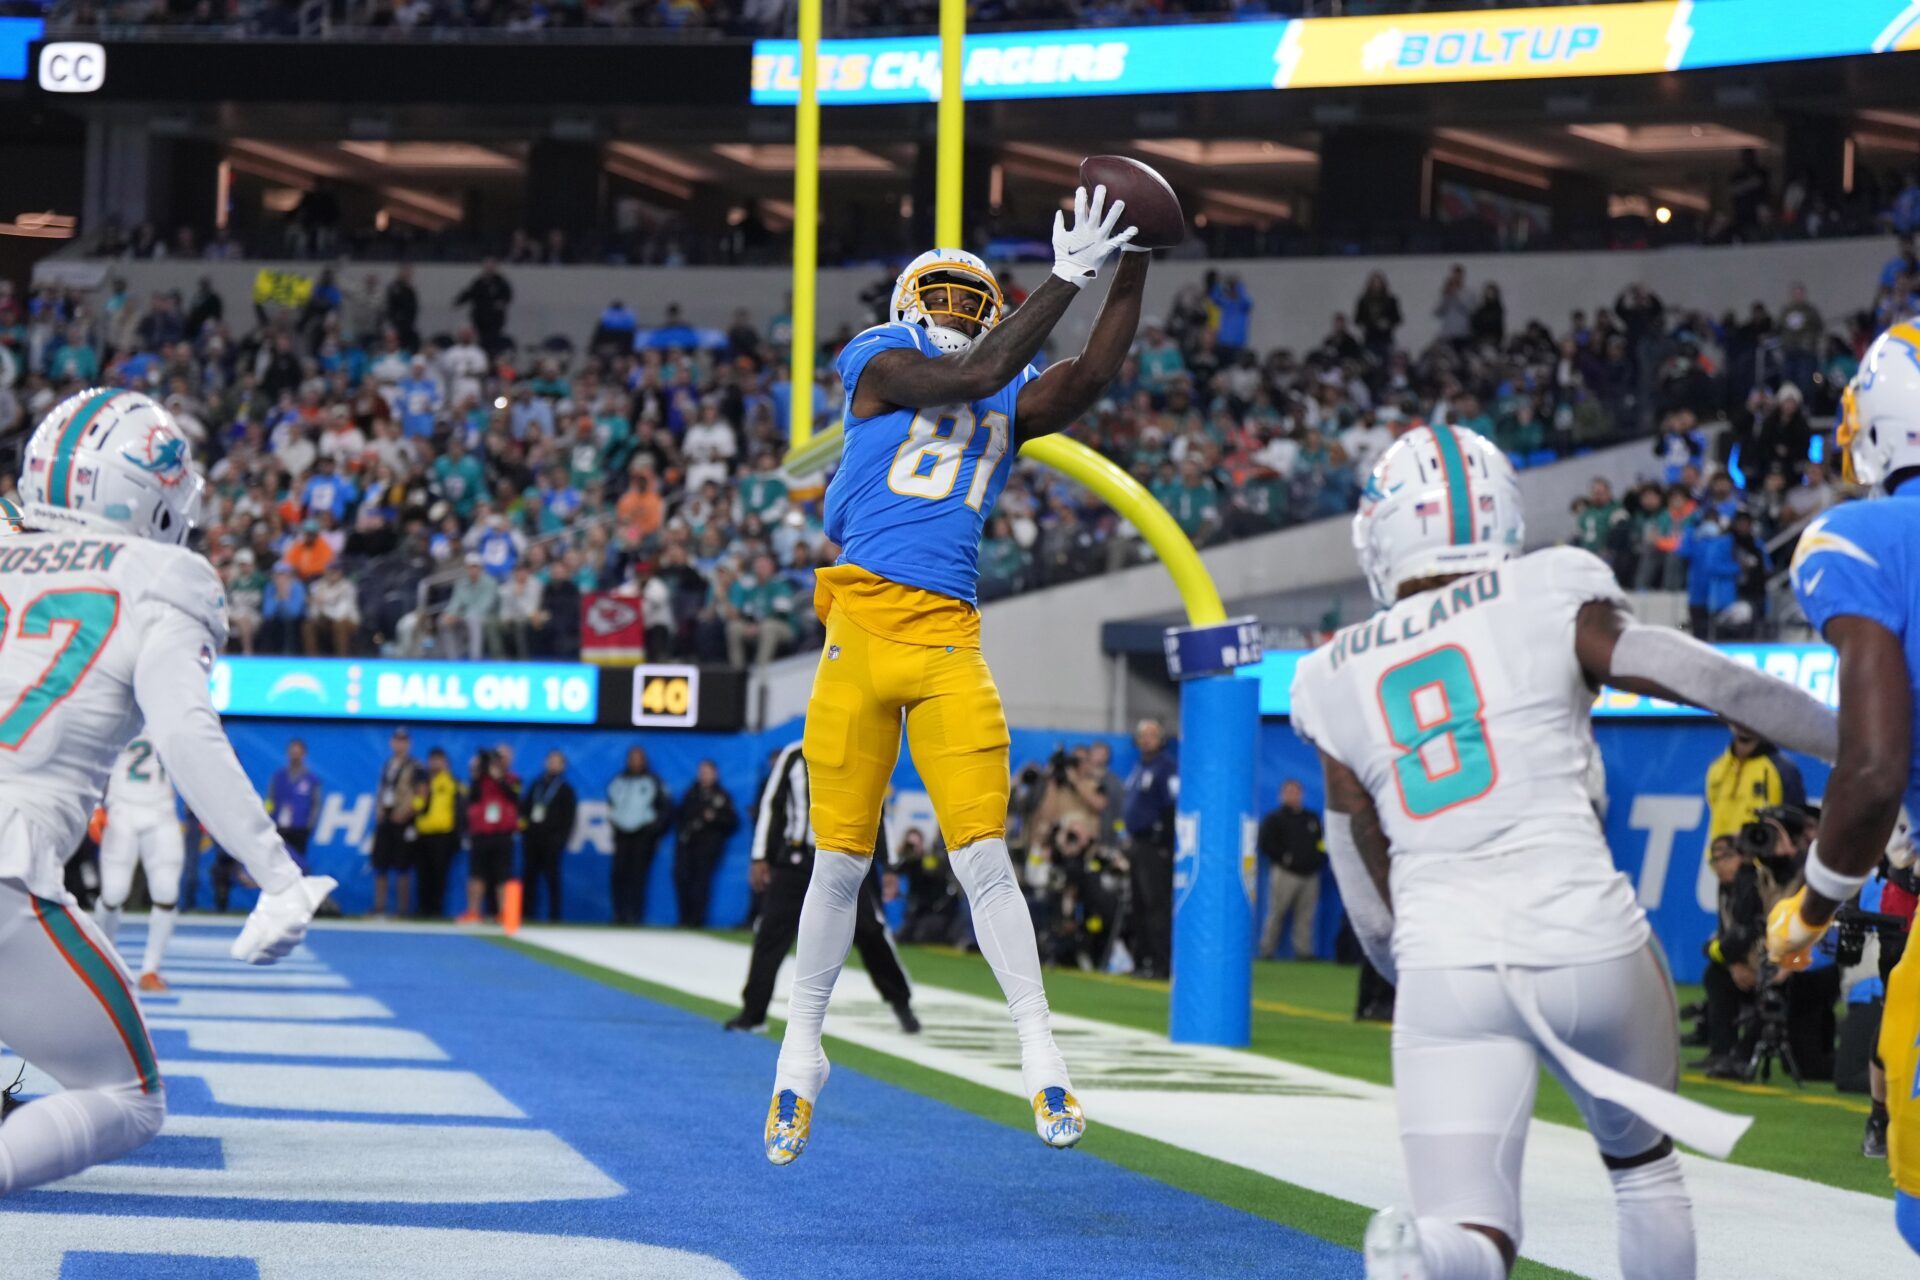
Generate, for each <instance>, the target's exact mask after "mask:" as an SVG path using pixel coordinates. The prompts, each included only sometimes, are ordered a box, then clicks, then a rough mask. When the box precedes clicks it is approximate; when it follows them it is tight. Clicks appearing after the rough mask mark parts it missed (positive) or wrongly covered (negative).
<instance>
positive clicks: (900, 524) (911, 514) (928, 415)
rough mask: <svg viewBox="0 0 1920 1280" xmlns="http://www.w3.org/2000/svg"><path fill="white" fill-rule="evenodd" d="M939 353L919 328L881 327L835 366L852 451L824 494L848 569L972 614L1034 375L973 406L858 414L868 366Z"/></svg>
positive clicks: (831, 532) (1025, 374)
mask: <svg viewBox="0 0 1920 1280" xmlns="http://www.w3.org/2000/svg"><path fill="white" fill-rule="evenodd" d="M896 348H897V349H902V350H908V351H917V352H919V353H920V354H921V355H923V356H926V357H927V358H928V359H937V358H938V357H939V356H940V354H941V352H940V351H939V349H938V348H936V347H935V346H934V345H933V340H932V339H930V338H928V337H927V335H926V331H925V330H923V329H921V328H920V327H918V326H917V325H910V324H902V323H894V324H882V325H875V326H874V327H873V328H871V329H868V330H866V331H865V332H863V333H861V334H860V335H859V336H858V337H856V338H855V339H854V340H853V341H852V342H849V343H848V344H847V345H846V347H845V349H843V350H842V351H841V352H840V358H839V360H838V361H837V362H836V363H837V367H838V368H839V370H840V379H841V382H842V383H843V384H844V385H845V387H846V404H845V410H846V413H845V424H846V425H845V430H846V443H845V446H844V448H843V449H842V451H841V455H840V469H839V470H838V471H837V472H835V473H834V477H833V483H832V484H830V485H828V486H827V513H826V515H827V519H826V531H827V537H829V538H831V539H832V540H833V541H835V542H837V543H839V544H840V560H841V563H843V564H852V565H858V566H859V567H860V568H862V569H865V570H866V571H867V572H869V573H873V574H877V575H879V576H880V577H882V578H885V579H887V580H888V581H890V582H897V583H900V584H902V585H904V586H909V587H919V588H921V589H923V590H926V591H933V592H937V593H939V594H940V595H943V596H950V597H952V598H953V599H956V600H964V601H966V602H967V603H968V604H973V603H974V602H975V595H976V592H977V590H978V587H979V582H980V531H981V528H982V526H983V525H984V524H985V523H986V518H987V513H988V512H989V511H991V510H993V504H994V502H995V501H996V500H997V499H998V498H999V497H1000V491H1001V490H1002V489H1004V488H1006V485H1007V476H1008V475H1009V474H1010V473H1011V471H1012V464H1013V449H1012V443H1013V417H1014V407H1015V405H1016V403H1017V402H1018V400H1019V398H1020V389H1021V388H1022V387H1024V386H1026V384H1027V383H1028V382H1029V381H1031V380H1032V379H1033V378H1035V377H1037V376H1038V375H1037V373H1036V371H1035V370H1034V368H1033V366H1031V365H1029V366H1027V368H1026V369H1024V370H1022V371H1021V373H1020V374H1019V375H1018V376H1017V377H1015V378H1014V380H1013V381H1012V382H1009V383H1008V384H1007V385H1006V386H1004V387H1002V388H1001V389H1000V390H998V391H996V392H995V393H994V394H992V395H990V396H988V397H986V398H985V399H982V400H975V401H972V402H971V403H965V404H952V405H942V406H939V407H937V408H927V409H919V410H914V409H890V410H888V411H887V412H885V413H877V414H875V415H874V416H873V417H871V418H857V417H855V416H854V413H853V393H854V391H855V390H856V389H857V388H858V387H859V385H860V375H861V373H862V372H864V371H865V370H866V367H867V362H868V361H869V360H871V359H873V357H875V356H877V355H879V354H880V353H881V352H882V351H892V350H895V349H896Z"/></svg>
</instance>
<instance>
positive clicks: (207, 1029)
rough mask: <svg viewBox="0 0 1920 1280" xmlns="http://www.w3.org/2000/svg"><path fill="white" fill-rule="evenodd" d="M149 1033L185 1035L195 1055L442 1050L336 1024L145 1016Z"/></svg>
mask: <svg viewBox="0 0 1920 1280" xmlns="http://www.w3.org/2000/svg"><path fill="white" fill-rule="evenodd" d="M147 1026H148V1027H150V1028H152V1029H153V1030H154V1031H184V1032H185V1033H186V1036H187V1047H188V1048H189V1049H191V1050H193V1051H194V1052H195V1053H233V1054H247V1055H249V1056H252V1057H260V1058H266V1057H272V1058H389V1059H393V1060H395V1061H403V1062H445V1061H446V1060H447V1054H446V1051H445V1050H443V1049H441V1047H440V1046H439V1045H437V1044H435V1043H434V1042H433V1040H432V1039H431V1038H430V1037H429V1036H427V1035H425V1034H424V1033H422V1032H419V1031H412V1030H409V1029H407V1028H405V1027H365V1026H360V1025H357V1024H349V1025H346V1026H342V1025H340V1024H338V1023H311V1022H268V1021H264V1020H259V1019H254V1020H243V1019H230V1020H223V1019H208V1018H173V1017H168V1016H166V1015H165V1014H149V1015H148V1017H147Z"/></svg>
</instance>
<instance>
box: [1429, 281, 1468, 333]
mask: <svg viewBox="0 0 1920 1280" xmlns="http://www.w3.org/2000/svg"><path fill="white" fill-rule="evenodd" d="M1433 316H1434V319H1435V320H1437V321H1439V324H1440V341H1442V342H1445V343H1448V344H1450V345H1452V346H1454V347H1460V346H1463V345H1464V344H1465V343H1466V342H1467V340H1468V339H1469V338H1471V337H1472V336H1473V303H1472V302H1471V301H1469V300H1468V298H1467V269H1466V268H1465V267H1463V266H1461V265H1460V264H1459V263H1455V264H1454V265H1453V266H1452V267H1451V268H1450V269H1449V270H1448V271H1447V278H1446V279H1445V280H1443V281H1442V282H1441V284H1440V299H1439V301H1437V302H1435V303H1434V304H1433Z"/></svg>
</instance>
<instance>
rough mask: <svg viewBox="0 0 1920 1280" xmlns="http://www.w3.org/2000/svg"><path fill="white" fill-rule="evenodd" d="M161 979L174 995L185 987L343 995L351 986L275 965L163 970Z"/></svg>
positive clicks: (168, 967) (338, 979)
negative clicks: (248, 969)
mask: <svg viewBox="0 0 1920 1280" xmlns="http://www.w3.org/2000/svg"><path fill="white" fill-rule="evenodd" d="M160 973H161V976H162V977H164V978H166V980H167V985H168V986H169V987H172V988H173V989H174V990H176V991H178V990H181V989H183V988H189V987H244V988H246V989H247V990H249V991H269V990H283V991H292V990H305V991H344V990H346V989H347V988H348V987H349V986H350V985H352V984H351V983H349V982H348V981H347V980H346V979H345V978H344V977H342V976H341V975H339V974H337V973H327V972H324V971H322V970H318V969H297V970H294V971H293V972H291V973H282V972H281V971H280V968H279V966H278V965H276V966H274V967H273V968H271V969H255V970H253V971H252V972H251V973H243V972H241V971H240V970H238V969H185V968H178V969H177V968H175V967H173V966H172V965H166V966H164V967H163V968H162V969H161V971H160Z"/></svg>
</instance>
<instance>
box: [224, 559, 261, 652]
mask: <svg viewBox="0 0 1920 1280" xmlns="http://www.w3.org/2000/svg"><path fill="white" fill-rule="evenodd" d="M221 578H222V580H223V581H224V582H225V583H226V587H227V618H228V620H229V621H230V622H231V623H232V625H233V637H232V641H231V643H233V644H237V645H239V647H240V652H241V653H244V654H246V655H247V656H248V657H252V656H253V645H254V637H255V636H257V635H258V634H259V632H260V623H261V620H262V611H263V610H264V609H265V607H266V598H267V586H268V579H267V575H266V574H264V573H261V572H260V570H259V569H258V568H256V567H255V563H254V554H253V552H252V551H251V550H250V549H248V548H246V547H242V548H240V549H239V550H238V551H236V552H234V553H233V559H232V560H231V561H230V562H228V565H227V568H226V570H225V571H224V572H223V573H222V574H221Z"/></svg>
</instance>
